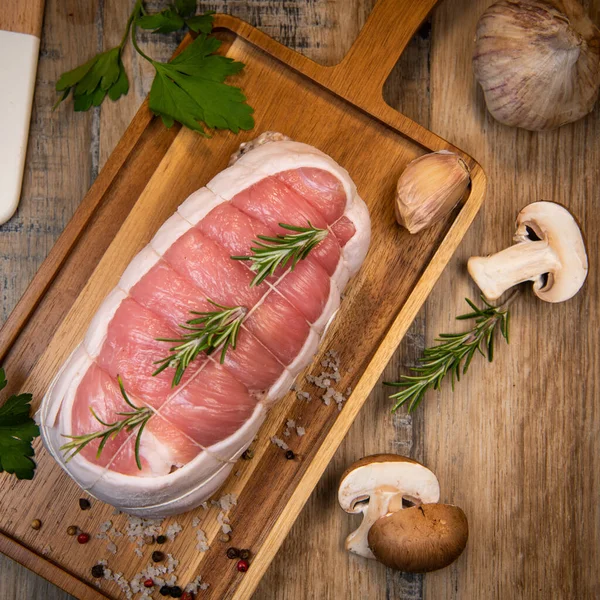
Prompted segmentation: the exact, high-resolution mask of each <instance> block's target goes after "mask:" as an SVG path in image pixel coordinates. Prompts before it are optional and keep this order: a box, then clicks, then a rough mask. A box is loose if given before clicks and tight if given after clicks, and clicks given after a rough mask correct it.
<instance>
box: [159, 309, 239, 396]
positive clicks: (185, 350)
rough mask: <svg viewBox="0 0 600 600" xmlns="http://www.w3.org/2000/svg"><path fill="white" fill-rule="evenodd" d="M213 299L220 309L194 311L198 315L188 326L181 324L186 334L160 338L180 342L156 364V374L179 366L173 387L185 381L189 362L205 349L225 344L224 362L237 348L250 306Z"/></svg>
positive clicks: (205, 350)
mask: <svg viewBox="0 0 600 600" xmlns="http://www.w3.org/2000/svg"><path fill="white" fill-rule="evenodd" d="M209 302H210V303H211V304H212V305H213V306H215V307H217V308H218V309H219V310H214V311H207V312H194V311H191V314H193V315H197V318H196V319H191V320H190V321H187V323H186V324H185V325H180V327H181V328H183V329H185V330H187V331H189V333H186V334H184V335H183V336H182V337H181V338H174V339H172V338H158V340H157V341H159V342H171V343H176V344H177V345H176V346H173V347H172V348H171V349H170V352H171V354H169V356H166V357H165V358H162V359H160V360H157V361H155V363H154V364H156V365H160V366H159V367H158V369H156V371H154V373H152V375H158V374H159V373H161V372H162V371H164V370H165V369H167V368H168V367H175V375H174V376H173V387H175V386H177V385H179V383H180V382H181V378H182V377H183V374H184V373H185V370H186V369H187V368H188V365H189V364H190V363H191V362H192V361H193V360H194V359H195V358H196V357H197V356H198V354H200V353H201V352H206V354H211V353H212V352H213V351H214V350H216V349H217V348H219V347H221V346H222V349H221V359H220V361H221V363H223V361H224V360H225V354H226V352H227V350H228V348H229V347H230V346H231V347H232V348H234V349H235V346H236V344H237V337H238V334H239V331H240V327H241V325H242V321H243V320H244V317H245V316H246V313H247V309H246V308H244V307H243V306H233V307H230V306H222V305H221V304H217V303H216V302H213V301H212V300H209Z"/></svg>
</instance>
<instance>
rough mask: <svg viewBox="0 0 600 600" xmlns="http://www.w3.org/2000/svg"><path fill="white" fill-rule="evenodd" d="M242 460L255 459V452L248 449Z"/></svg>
mask: <svg viewBox="0 0 600 600" xmlns="http://www.w3.org/2000/svg"><path fill="white" fill-rule="evenodd" d="M242 458H243V459H244V460H252V459H253V458H254V452H253V451H252V450H250V448H248V449H247V450H244V453H243V454H242Z"/></svg>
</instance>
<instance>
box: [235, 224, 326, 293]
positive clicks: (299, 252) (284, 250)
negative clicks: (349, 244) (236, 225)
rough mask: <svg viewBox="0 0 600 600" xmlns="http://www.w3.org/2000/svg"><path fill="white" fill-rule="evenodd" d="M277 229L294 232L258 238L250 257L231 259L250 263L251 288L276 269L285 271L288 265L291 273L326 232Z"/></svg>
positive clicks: (309, 226)
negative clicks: (252, 273) (254, 273)
mask: <svg viewBox="0 0 600 600" xmlns="http://www.w3.org/2000/svg"><path fill="white" fill-rule="evenodd" d="M279 227H283V228H284V229H288V230H289V231H294V232H295V233H286V234H285V235H278V236H277V237H268V236H266V235H259V236H257V237H258V240H254V242H253V243H254V244H256V246H253V247H252V248H250V250H251V252H252V255H250V256H232V257H231V258H233V259H234V260H249V261H251V262H252V266H251V267H250V269H252V271H255V272H256V277H254V279H253V280H252V282H251V283H250V286H251V287H252V286H255V285H259V284H261V283H262V282H263V281H264V280H265V279H266V278H267V277H268V276H269V275H273V273H275V270H276V269H277V267H279V266H282V267H285V266H286V265H287V264H288V263H289V262H290V261H291V263H292V264H291V269H292V270H294V267H295V266H296V265H297V264H298V261H300V260H304V259H305V258H306V257H307V256H308V253H309V252H310V251H311V250H312V249H313V248H314V247H315V246H316V245H317V244H318V243H319V242H321V241H322V240H324V239H325V238H326V237H327V233H328V232H327V229H317V228H316V227H313V226H312V225H311V224H310V221H309V223H308V227H295V226H293V225H286V224H285V223H279Z"/></svg>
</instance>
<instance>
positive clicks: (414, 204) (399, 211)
mask: <svg viewBox="0 0 600 600" xmlns="http://www.w3.org/2000/svg"><path fill="white" fill-rule="evenodd" d="M470 181H471V178H470V176H469V169H468V167H467V165H466V164H465V162H464V161H463V160H462V159H461V158H460V157H459V156H457V155H456V154H454V153H453V152H448V151H446V150H442V151H440V152H434V153H433V154H425V155H424V156H420V157H419V158H417V159H415V160H413V161H412V162H411V163H410V164H409V165H408V166H407V167H406V169H405V170H404V172H403V173H402V175H401V176H400V179H399V180H398V186H397V188H396V220H397V221H398V223H400V225H402V226H403V227H406V229H408V231H409V232H410V233H417V232H418V231H421V229H424V228H426V227H429V226H430V225H433V224H434V223H437V222H438V221H440V220H441V219H443V218H444V217H445V216H446V215H447V214H448V213H449V212H450V211H451V210H452V209H453V208H454V207H455V206H456V204H457V202H458V201H459V200H460V199H461V198H462V197H463V196H464V193H465V192H466V191H467V188H468V187H469V183H470Z"/></svg>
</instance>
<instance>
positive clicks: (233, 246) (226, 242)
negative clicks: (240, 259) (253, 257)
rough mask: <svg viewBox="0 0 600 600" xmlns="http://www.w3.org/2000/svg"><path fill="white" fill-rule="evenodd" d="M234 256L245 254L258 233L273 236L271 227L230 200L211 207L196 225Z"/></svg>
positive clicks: (248, 251)
mask: <svg viewBox="0 0 600 600" xmlns="http://www.w3.org/2000/svg"><path fill="white" fill-rule="evenodd" d="M196 227H198V229H200V231H201V232H202V233H203V234H204V235H206V236H207V237H209V238H210V239H211V240H212V241H213V242H216V243H217V244H219V245H220V246H222V247H223V248H225V250H226V251H227V252H228V253H229V254H230V255H234V256H247V255H249V254H250V247H251V246H252V245H253V244H254V240H256V239H257V236H259V235H266V236H274V235H275V234H274V232H273V230H272V229H271V228H269V227H267V226H266V225H265V224H264V223H261V222H260V221H257V220H256V219H253V218H252V217H250V216H248V215H247V214H245V213H243V212H242V211H241V210H238V209H237V208H236V207H235V206H234V205H233V204H232V203H231V202H223V203H222V204H219V205H218V206H216V207H215V208H213V209H212V210H211V211H210V212H209V213H208V214H207V215H206V216H205V217H204V219H202V220H201V221H200V223H198V225H197V226H196Z"/></svg>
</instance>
